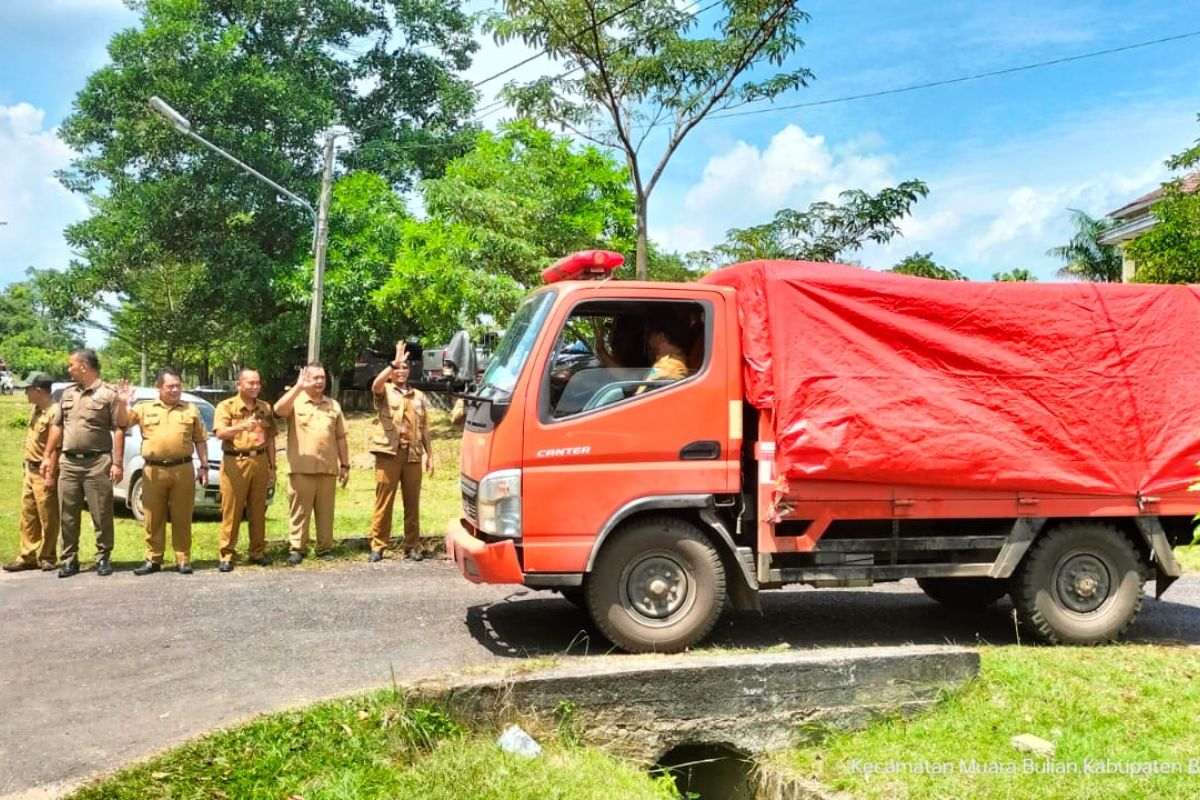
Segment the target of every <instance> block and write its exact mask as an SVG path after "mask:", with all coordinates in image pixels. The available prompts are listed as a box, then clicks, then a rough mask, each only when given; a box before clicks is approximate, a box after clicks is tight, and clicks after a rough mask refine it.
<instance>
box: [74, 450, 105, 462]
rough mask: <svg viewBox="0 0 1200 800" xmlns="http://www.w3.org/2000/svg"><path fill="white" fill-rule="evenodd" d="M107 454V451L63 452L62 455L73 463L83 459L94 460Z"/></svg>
mask: <svg viewBox="0 0 1200 800" xmlns="http://www.w3.org/2000/svg"><path fill="white" fill-rule="evenodd" d="M107 452H108V451H107V450H63V455H64V456H66V457H67V458H70V459H74V460H75V461H82V460H83V459H85V458H95V457H96V456H101V455H104V454H106V453H107Z"/></svg>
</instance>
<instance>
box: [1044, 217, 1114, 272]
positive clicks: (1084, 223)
mask: <svg viewBox="0 0 1200 800" xmlns="http://www.w3.org/2000/svg"><path fill="white" fill-rule="evenodd" d="M1070 211H1071V224H1072V225H1073V226H1074V228H1075V232H1074V233H1073V234H1072V235H1071V241H1069V242H1067V243H1066V244H1064V245H1059V246H1058V247H1051V248H1050V249H1049V250H1047V251H1046V255H1048V256H1051V257H1053V258H1058V259H1061V260H1063V261H1065V262H1067V263H1066V265H1065V266H1063V267H1062V268H1061V269H1059V271H1058V277H1060V278H1073V279H1075V280H1080V281H1094V282H1097V283H1106V282H1107V283H1116V282H1120V280H1121V253H1120V251H1119V250H1117V248H1116V247H1113V246H1112V245H1107V244H1100V236H1101V234H1103V233H1104V232H1105V231H1107V230H1108V229H1109V228H1111V227H1113V226H1114V225H1115V224H1116V223H1115V222H1114V221H1113V220H1111V219H1094V218H1092V217H1089V216H1088V215H1087V214H1085V213H1084V212H1082V211H1079V210H1077V209H1074V208H1073V209H1070Z"/></svg>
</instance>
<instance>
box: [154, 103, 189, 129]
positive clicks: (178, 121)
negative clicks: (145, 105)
mask: <svg viewBox="0 0 1200 800" xmlns="http://www.w3.org/2000/svg"><path fill="white" fill-rule="evenodd" d="M150 108H152V109H154V112H155V113H156V114H158V115H159V116H160V117H162V118H163V119H165V120H166V121H167V122H169V123H171V127H172V128H174V129H175V130H177V131H179V132H180V133H191V130H192V123H190V122H188V120H187V117H185V116H183V114H180V113H179V112H178V111H176V110H175V109H173V108H171V107H170V106H169V105H167V103H166V101H165V100H163V99H162V98H161V97H159V96H158V95H154V96H153V97H151V98H150Z"/></svg>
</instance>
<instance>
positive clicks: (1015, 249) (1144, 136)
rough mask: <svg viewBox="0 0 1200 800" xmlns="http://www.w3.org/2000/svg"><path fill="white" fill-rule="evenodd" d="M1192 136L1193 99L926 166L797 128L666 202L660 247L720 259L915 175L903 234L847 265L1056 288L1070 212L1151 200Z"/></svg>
mask: <svg viewBox="0 0 1200 800" xmlns="http://www.w3.org/2000/svg"><path fill="white" fill-rule="evenodd" d="M1195 136H1196V124H1195V109H1194V105H1193V103H1192V102H1190V101H1183V102H1162V103H1155V104H1140V105H1139V104H1130V105H1125V106H1120V107H1115V106H1114V107H1110V108H1103V109H1094V110H1091V111H1088V112H1083V113H1078V114H1075V115H1073V116H1072V117H1070V118H1064V119H1062V120H1059V121H1057V122H1055V123H1052V124H1050V125H1047V126H1045V127H1043V128H1042V129H1040V130H1031V131H1028V132H1026V133H1023V134H1021V135H1017V136H1012V137H1010V138H1008V139H1007V140H1000V141H990V142H988V143H987V145H986V146H985V145H980V144H978V143H966V142H959V143H953V142H952V143H949V144H947V145H946V146H945V147H943V148H940V149H939V150H938V151H937V153H936V155H935V156H933V158H934V159H935V160H933V161H931V162H930V163H920V162H919V161H918V160H916V159H915V158H906V157H905V156H904V155H902V154H900V153H896V152H891V151H890V150H889V145H888V142H887V141H886V140H884V139H882V138H881V137H879V136H877V135H871V134H864V135H862V136H860V137H859V138H857V139H855V140H853V141H848V142H844V143H831V142H829V141H827V140H826V139H825V137H824V136H821V135H819V134H816V133H808V132H806V131H804V130H802V129H801V128H799V127H797V126H795V125H788V126H786V127H784V128H782V129H780V130H779V131H778V132H776V133H775V134H774V135H773V136H772V137H771V138H770V140H769V142H768V144H767V145H766V146H765V147H761V148H760V147H756V146H754V145H753V144H749V143H747V142H746V141H737V142H735V143H733V144H732V145H729V146H727V147H726V148H725V149H724V150H723V151H721V152H719V153H717V154H716V155H713V156H711V157H710V158H709V159H708V161H707V163H706V165H705V166H704V168H703V170H702V172H701V174H700V177H699V179H698V180H697V181H696V182H695V183H694V184H693V185H691V186H689V187H685V188H683V189H682V190H678V191H676V192H675V194H676V196H675V197H672V196H671V194H672V192H671V191H665V192H663V193H662V196H657V195H656V196H655V198H654V199H653V201H652V208H651V215H650V223H651V236H652V237H653V238H654V239H655V240H656V241H657V242H659V243H660V244H662V245H663V246H664V247H665V248H667V249H672V250H678V251H681V252H686V251H688V250H696V249H700V248H706V247H711V246H712V245H713V244H716V243H717V242H720V241H722V240H723V238H724V233H725V231H726V230H728V229H729V228H735V227H746V226H748V225H754V224H759V223H762V222H766V221H768V220H769V219H770V218H771V217H772V216H773V215H774V213H775V212H776V211H777V210H778V209H780V208H784V207H790V208H804V207H806V206H807V205H808V204H809V203H811V202H813V201H816V200H835V199H836V196H837V193H838V192H840V191H842V190H844V189H852V188H857V189H865V190H868V191H877V190H878V189H879V188H881V187H883V186H888V185H895V184H896V183H897V182H898V180H899V178H897V175H899V176H900V177H904V178H907V177H910V176H912V177H920V178H922V179H924V180H925V181H926V183H928V185H929V188H930V194H929V196H928V197H927V198H926V199H924V200H921V201H919V202H918V203H917V204H916V206H915V209H914V213H913V215H912V216H911V217H909V218H907V219H905V220H903V222H902V223H901V228H902V231H903V233H904V236H903V237H900V238H897V239H894V240H893V241H892V242H891V243H890V244H888V245H884V246H869V247H867V248H864V250H862V251H861V252H859V253H854V254H848V257H849V258H852V259H854V260H857V261H860V262H861V263H863V264H867V265H870V266H878V267H886V266H889V265H891V264H894V263H896V262H897V261H899V260H900V258H902V257H903V256H905V255H907V254H909V253H912V252H914V251H917V250H919V251H922V252H932V253H933V257H934V258H935V260H937V261H938V262H939V263H942V264H945V265H947V266H950V267H954V268H956V269H960V270H962V271H964V272H965V273H967V274H968V275H970V276H971V277H972V278H975V279H987V278H990V277H991V275H992V273H994V272H1002V271H1006V270H1010V269H1014V268H1024V269H1030V270H1033V271H1034V272H1035V273H1036V274H1037V275H1038V276H1039V278H1040V279H1042V280H1047V279H1050V278H1052V277H1053V275H1054V272H1055V270H1056V269H1057V268H1058V266H1059V265H1058V263H1057V262H1055V261H1054V260H1053V259H1051V258H1049V257H1048V256H1046V254H1045V253H1046V250H1047V249H1049V248H1050V247H1053V246H1055V245H1058V244H1062V243H1063V242H1065V241H1066V240H1067V239H1068V238H1069V237H1070V235H1071V227H1070V221H1069V212H1068V209H1071V208H1078V209H1081V210H1083V211H1085V212H1087V213H1088V214H1091V215H1092V216H1103V215H1104V214H1106V213H1107V212H1109V211H1112V210H1114V209H1116V208H1118V207H1119V206H1121V205H1123V204H1124V203H1126V202H1127V201H1129V200H1131V199H1133V198H1134V197H1136V196H1138V195H1139V194H1141V193H1143V192H1146V191H1148V190H1150V189H1152V188H1153V187H1154V186H1156V185H1157V184H1158V183H1159V182H1160V181H1162V180H1163V179H1165V178H1166V176H1167V171H1166V169H1165V168H1164V167H1163V165H1162V162H1163V160H1164V159H1165V158H1166V157H1167V156H1168V155H1170V154H1171V153H1172V152H1177V151H1179V150H1182V149H1183V148H1184V147H1186V146H1187V144H1188V143H1189V142H1191V141H1193V140H1194V139H1195ZM681 201H682V202H681Z"/></svg>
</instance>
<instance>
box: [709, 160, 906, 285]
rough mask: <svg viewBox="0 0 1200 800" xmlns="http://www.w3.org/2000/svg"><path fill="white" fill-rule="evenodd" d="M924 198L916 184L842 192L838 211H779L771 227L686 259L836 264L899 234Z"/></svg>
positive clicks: (731, 234)
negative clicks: (866, 246)
mask: <svg viewBox="0 0 1200 800" xmlns="http://www.w3.org/2000/svg"><path fill="white" fill-rule="evenodd" d="M927 194H929V187H928V186H926V185H925V183H924V182H923V181H919V180H908V181H904V182H903V183H901V184H900V185H899V186H895V187H888V188H885V189H882V190H880V191H879V193H878V194H876V195H871V194H869V193H868V192H864V191H862V190H860V189H851V190H848V191H845V192H842V194H841V199H842V204H841V205H835V204H834V203H829V202H818V203H813V204H812V205H810V206H809V207H808V208H807V209H805V210H804V211H796V210H794V209H790V208H784V209H780V210H779V211H777V212H776V213H775V218H774V219H773V220H771V221H770V222H767V223H764V224H762V225H755V226H753V227H750V228H734V229H732V230H730V231H727V232H726V234H725V242H724V243H723V244H719V245H717V246H716V247H714V248H713V249H712V250H707V251H701V252H697V253H689V254H688V259H689V260H690V261H692V262H693V263H694V264H696V265H698V266H700V267H704V268H708V269H715V268H718V267H723V266H726V265H728V264H734V263H737V262H741V261H752V260H755V259H794V260H799V261H838V260H839V259H842V258H844V257H845V256H846V254H848V253H852V252H855V251H857V250H859V249H861V248H862V246H863V245H864V244H866V243H867V242H869V241H870V242H875V243H876V244H884V243H886V242H889V241H891V239H892V237H894V236H896V235H897V234H898V233H899V232H900V227H899V223H900V220H901V219H902V218H903V217H904V216H906V215H907V214H908V213H909V211H910V210H911V209H912V206H913V204H914V203H916V202H917V200H919V199H920V198H922V197H925V196H926V195H927Z"/></svg>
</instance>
